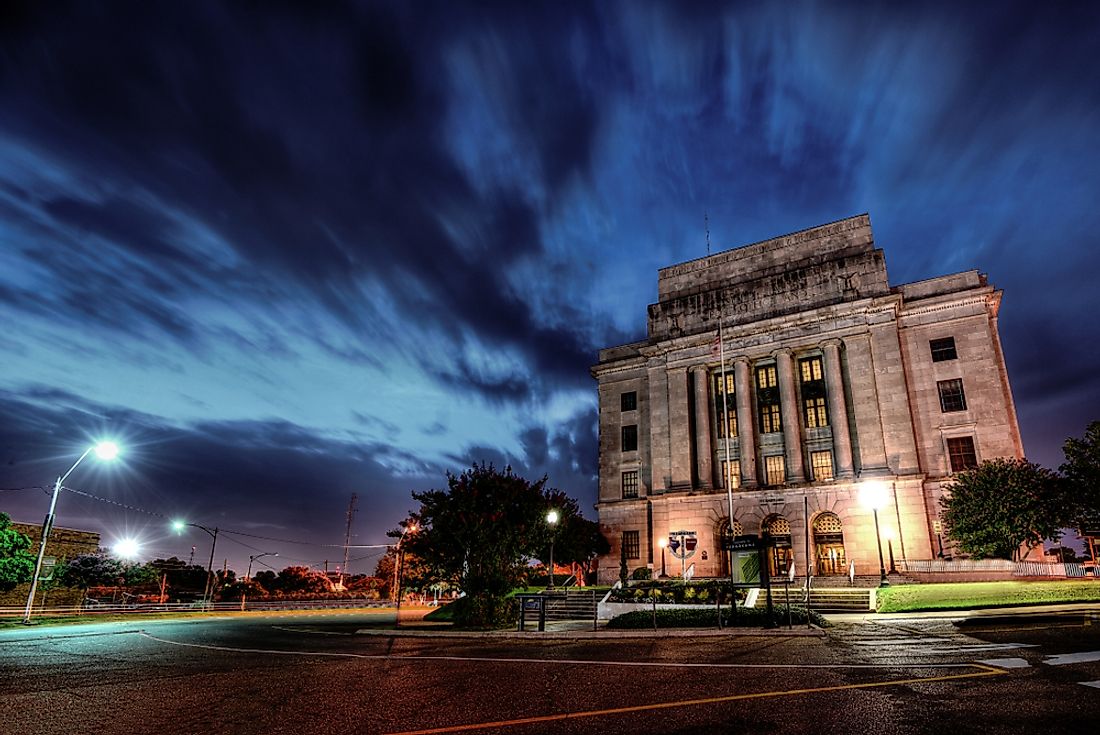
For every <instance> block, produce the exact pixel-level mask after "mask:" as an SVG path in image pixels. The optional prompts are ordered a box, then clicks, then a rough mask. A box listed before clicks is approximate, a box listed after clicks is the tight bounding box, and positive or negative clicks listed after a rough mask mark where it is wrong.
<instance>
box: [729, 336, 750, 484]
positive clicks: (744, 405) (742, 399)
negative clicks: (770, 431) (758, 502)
mask: <svg viewBox="0 0 1100 735" xmlns="http://www.w3.org/2000/svg"><path fill="white" fill-rule="evenodd" d="M733 380H734V387H733V393H734V397H735V398H736V400H737V439H738V444H740V445H741V481H742V482H743V483H744V484H745V487H756V485H757V481H756V422H755V421H753V418H752V376H751V374H750V370H749V360H748V358H747V357H738V358H737V359H736V360H734V361H733ZM723 456H724V455H723Z"/></svg>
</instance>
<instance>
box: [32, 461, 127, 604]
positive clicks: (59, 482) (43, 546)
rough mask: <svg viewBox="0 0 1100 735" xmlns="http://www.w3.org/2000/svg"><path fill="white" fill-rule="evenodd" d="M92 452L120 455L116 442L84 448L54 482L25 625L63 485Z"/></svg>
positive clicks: (43, 523) (39, 544)
mask: <svg viewBox="0 0 1100 735" xmlns="http://www.w3.org/2000/svg"><path fill="white" fill-rule="evenodd" d="M92 452H95V455H96V457H98V458H99V459H102V460H105V461H110V460H112V459H114V458H115V457H117V456H118V445H117V444H115V443H114V442H99V443H98V444H96V445H94V446H91V447H88V448H87V449H85V450H84V454H82V455H80V459H78V460H77V461H76V462H73V466H72V467H70V468H69V471H68V472H66V473H65V474H64V475H61V476H60V477H58V478H57V482H55V483H54V486H53V496H52V497H51V498H50V510H49V512H47V513H46V519H45V520H44V521H42V539H41V541H39V543H38V559H36V560H35V562H34V576H33V577H31V591H30V593H29V594H28V595H27V607H26V609H25V610H23V624H24V625H30V622H31V610H32V608H33V607H34V594H35V592H37V591H38V575H39V574H41V573H42V560H43V559H44V558H45V557H46V540H47V539H48V538H49V536H50V531H51V530H53V520H54V509H55V508H56V507H57V496H58V494H59V493H60V492H61V485H62V484H63V483H64V482H65V480H67V479H68V478H69V475H71V474H72V473H73V470H75V469H76V468H77V466H78V465H79V464H80V463H81V462H83V461H84V458H85V457H87V456H88V455H89V454H91V453H92Z"/></svg>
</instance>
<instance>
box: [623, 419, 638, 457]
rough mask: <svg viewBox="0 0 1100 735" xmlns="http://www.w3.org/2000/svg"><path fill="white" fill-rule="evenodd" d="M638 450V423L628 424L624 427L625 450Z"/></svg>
mask: <svg viewBox="0 0 1100 735" xmlns="http://www.w3.org/2000/svg"><path fill="white" fill-rule="evenodd" d="M637 450H638V425H637V424H628V425H627V426H624V427H623V451H624V452H636V451H637Z"/></svg>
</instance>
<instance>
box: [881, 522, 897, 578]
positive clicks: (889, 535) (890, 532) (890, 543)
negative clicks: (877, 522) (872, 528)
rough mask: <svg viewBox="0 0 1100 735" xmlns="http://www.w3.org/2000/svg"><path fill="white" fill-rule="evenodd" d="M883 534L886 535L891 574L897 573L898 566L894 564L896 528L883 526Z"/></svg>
mask: <svg viewBox="0 0 1100 735" xmlns="http://www.w3.org/2000/svg"><path fill="white" fill-rule="evenodd" d="M882 535H883V536H885V537H886V550H887V552H888V553H889V557H890V574H897V571H898V568H897V566H895V564H894V529H893V528H891V527H890V526H883V527H882Z"/></svg>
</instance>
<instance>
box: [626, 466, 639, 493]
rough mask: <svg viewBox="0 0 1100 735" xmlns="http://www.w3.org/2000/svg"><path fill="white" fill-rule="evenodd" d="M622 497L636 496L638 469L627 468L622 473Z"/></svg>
mask: <svg viewBox="0 0 1100 735" xmlns="http://www.w3.org/2000/svg"><path fill="white" fill-rule="evenodd" d="M623 497H624V498H636V497H638V470H628V471H626V472H624V473H623Z"/></svg>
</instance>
